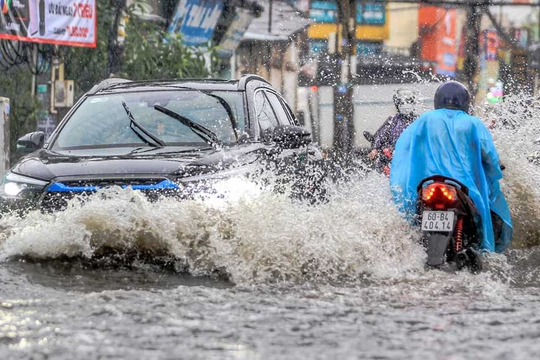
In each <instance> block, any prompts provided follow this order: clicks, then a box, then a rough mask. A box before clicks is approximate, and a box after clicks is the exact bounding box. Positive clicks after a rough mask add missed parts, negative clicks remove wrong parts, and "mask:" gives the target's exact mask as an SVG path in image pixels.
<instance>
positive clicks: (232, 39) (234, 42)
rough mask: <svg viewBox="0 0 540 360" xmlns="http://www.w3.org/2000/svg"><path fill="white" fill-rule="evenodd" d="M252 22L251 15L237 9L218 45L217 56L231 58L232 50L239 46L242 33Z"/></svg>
mask: <svg viewBox="0 0 540 360" xmlns="http://www.w3.org/2000/svg"><path fill="white" fill-rule="evenodd" d="M252 20H253V14H252V13H251V12H250V11H249V10H246V9H237V10H236V14H235V15H234V20H233V22H232V24H231V25H230V26H229V29H228V30H227V32H226V33H225V35H224V36H223V39H222V40H221V43H220V44H219V50H218V52H219V54H220V55H221V56H223V57H230V56H232V54H233V52H234V50H235V49H236V47H237V46H238V44H240V41H241V40H242V37H243V36H244V33H245V32H246V30H247V29H248V27H249V25H250V24H251V21H252Z"/></svg>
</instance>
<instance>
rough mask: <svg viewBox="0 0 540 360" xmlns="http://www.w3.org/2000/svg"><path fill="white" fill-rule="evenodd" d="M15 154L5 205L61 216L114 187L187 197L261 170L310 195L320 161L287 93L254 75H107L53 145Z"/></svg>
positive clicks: (29, 146) (31, 140)
mask: <svg viewBox="0 0 540 360" xmlns="http://www.w3.org/2000/svg"><path fill="white" fill-rule="evenodd" d="M17 149H18V151H23V152H31V154H28V155H26V156H25V157H23V158H22V159H21V160H20V161H19V162H18V163H17V164H15V166H13V167H12V168H11V170H10V171H9V172H8V173H7V174H6V175H5V176H4V178H3V181H2V184H1V186H0V200H1V201H2V204H3V205H4V206H3V207H4V208H7V209H12V208H17V209H21V208H23V209H35V208H41V209H42V210H48V209H50V210H59V209H63V208H65V206H66V205H67V200H69V199H70V198H72V197H74V196H77V195H83V196H84V195H88V194H92V193H95V192H96V191H97V190H99V189H101V188H105V187H111V186H120V187H128V186H129V187H132V188H133V189H134V190H140V191H142V192H144V193H146V194H147V195H148V196H149V197H152V198H156V197H159V196H162V195H168V196H178V197H181V198H182V197H186V196H189V195H190V192H191V191H192V189H194V188H197V186H194V184H199V183H201V182H203V181H213V180H215V179H220V178H226V177H231V176H235V175H238V174H243V173H249V172H250V171H252V169H253V168H254V166H253V165H258V164H263V165H264V166H263V167H266V168H272V169H274V171H278V172H287V173H288V174H287V175H293V177H294V178H295V180H294V181H295V182H296V183H297V184H298V183H300V184H302V181H304V180H305V186H303V185H301V186H300V187H298V186H297V187H296V188H297V189H298V188H300V192H302V191H304V190H305V194H306V195H310V194H313V187H314V186H316V183H317V182H318V181H319V180H321V179H322V177H323V176H322V175H321V174H322V173H320V171H319V170H317V171H316V172H314V174H315V175H313V176H306V169H308V168H317V169H319V168H321V169H322V167H321V164H323V163H324V159H323V156H322V153H321V151H320V150H319V149H318V148H317V147H315V146H314V145H313V144H312V143H311V137H310V134H309V132H307V131H306V130H305V129H304V128H303V127H301V126H300V124H299V123H298V121H297V120H296V118H295V116H294V114H293V112H292V111H291V109H290V107H289V106H288V105H287V103H286V102H285V100H284V99H283V97H282V96H281V95H280V94H279V93H278V92H276V91H275V90H274V89H273V88H272V87H271V86H270V84H269V83H268V82H267V81H265V80H264V79H263V78H261V77H258V76H254V75H246V76H243V77H242V78H241V79H240V80H181V81H180V80H174V81H172V80H171V81H144V82H136V81H129V80H124V79H108V80H105V81H103V82H101V83H100V84H98V85H96V86H94V87H93V88H92V89H91V90H90V91H89V92H88V93H86V94H85V95H84V96H82V98H81V99H79V101H78V102H77V103H76V105H75V106H74V107H73V108H72V109H71V110H70V112H69V113H68V114H67V115H66V116H65V118H64V119H63V120H62V121H61V123H60V124H59V125H58V127H57V128H56V130H55V131H54V133H53V134H52V135H51V137H50V138H49V139H48V140H47V142H45V141H44V134H43V133H42V132H34V133H30V134H27V135H25V136H24V137H22V138H21V139H19V141H18V143H17ZM270 164H273V165H272V166H269V165H270ZM276 169H277V170H276ZM308 179H311V180H309V181H308ZM314 179H315V180H314ZM302 187H304V189H303V190H302Z"/></svg>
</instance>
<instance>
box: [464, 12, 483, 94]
mask: <svg viewBox="0 0 540 360" xmlns="http://www.w3.org/2000/svg"><path fill="white" fill-rule="evenodd" d="M482 14H483V9H482V7H481V6H480V5H477V4H471V5H470V6H469V8H468V9H467V24H466V31H467V33H466V35H467V36H466V38H465V61H464V63H463V72H464V75H465V80H466V82H467V86H468V88H469V92H470V93H471V95H472V96H473V97H474V96H475V95H476V90H477V86H476V85H475V81H474V78H475V76H476V72H477V70H478V57H479V55H480V22H481V20H482Z"/></svg>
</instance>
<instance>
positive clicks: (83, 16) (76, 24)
mask: <svg viewBox="0 0 540 360" xmlns="http://www.w3.org/2000/svg"><path fill="white" fill-rule="evenodd" d="M0 39H8V40H17V41H29V42H37V43H46V44H56V45H68V46H84V47H96V45H97V9H96V0H75V1H73V0H0Z"/></svg>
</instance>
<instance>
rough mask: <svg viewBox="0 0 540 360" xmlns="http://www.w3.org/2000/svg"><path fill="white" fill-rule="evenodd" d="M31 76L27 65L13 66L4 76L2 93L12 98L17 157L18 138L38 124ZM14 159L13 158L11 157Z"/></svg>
mask: <svg viewBox="0 0 540 360" xmlns="http://www.w3.org/2000/svg"><path fill="white" fill-rule="evenodd" d="M30 89H31V77H30V76H28V68H27V67H16V68H12V69H11V70H9V71H8V72H7V76H5V77H4V76H2V81H1V83H0V95H1V96H3V97H7V98H9V99H10V114H9V131H10V148H11V157H12V158H14V157H15V155H16V154H15V151H14V149H16V146H17V139H18V138H19V137H21V136H22V135H24V134H26V133H29V132H31V131H35V129H36V126H37V109H38V103H37V101H34V100H32V96H31V94H30ZM11 160H13V159H11Z"/></svg>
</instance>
